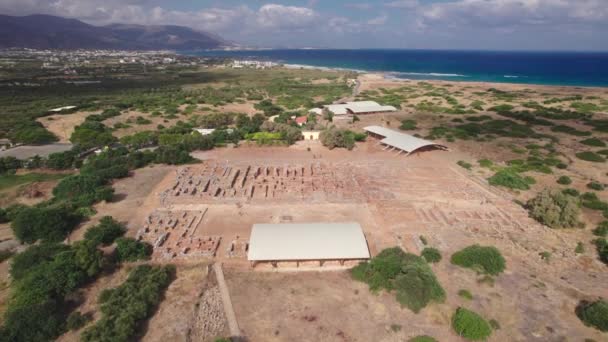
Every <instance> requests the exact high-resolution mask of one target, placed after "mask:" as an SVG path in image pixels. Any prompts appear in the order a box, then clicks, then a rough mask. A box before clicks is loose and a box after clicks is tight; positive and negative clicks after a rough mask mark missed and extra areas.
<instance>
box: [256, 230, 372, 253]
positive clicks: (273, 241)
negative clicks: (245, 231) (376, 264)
mask: <svg viewBox="0 0 608 342" xmlns="http://www.w3.org/2000/svg"><path fill="white" fill-rule="evenodd" d="M247 259H248V260H249V261H289V260H291V261H305V260H352V259H369V249H368V248H367V241H366V240H365V235H363V230H362V229H361V226H360V225H359V224H358V223H279V224H254V225H253V228H252V229H251V237H250V239H249V252H248V255H247Z"/></svg>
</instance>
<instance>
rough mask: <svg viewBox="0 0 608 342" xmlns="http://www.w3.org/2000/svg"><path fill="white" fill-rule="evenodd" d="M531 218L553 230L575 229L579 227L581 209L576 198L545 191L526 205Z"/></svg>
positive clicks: (558, 192) (557, 192)
mask: <svg viewBox="0 0 608 342" xmlns="http://www.w3.org/2000/svg"><path fill="white" fill-rule="evenodd" d="M526 207H527V208H528V212H529V213H530V216H531V217H532V218H534V219H535V220H537V221H538V222H540V223H542V224H544V225H547V226H549V227H551V228H573V227H576V226H578V225H579V215H580V208H579V204H578V200H577V199H576V198H575V197H572V196H568V195H566V194H564V193H562V192H560V191H551V190H549V189H545V190H543V191H541V192H540V193H538V194H537V195H536V197H534V198H532V199H530V200H529V201H528V203H527V204H526Z"/></svg>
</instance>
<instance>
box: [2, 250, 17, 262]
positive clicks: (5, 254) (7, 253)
mask: <svg viewBox="0 0 608 342" xmlns="http://www.w3.org/2000/svg"><path fill="white" fill-rule="evenodd" d="M14 254H15V252H13V251H9V250H2V251H0V263H3V262H4V261H5V260H8V259H10V258H11V257H12V256H13V255H14Z"/></svg>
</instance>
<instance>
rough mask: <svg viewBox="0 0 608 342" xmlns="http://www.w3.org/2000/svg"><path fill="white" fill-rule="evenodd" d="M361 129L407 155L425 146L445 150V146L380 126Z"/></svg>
mask: <svg viewBox="0 0 608 342" xmlns="http://www.w3.org/2000/svg"><path fill="white" fill-rule="evenodd" d="M363 129H364V130H365V131H367V132H370V133H373V134H377V135H381V136H383V137H384V139H382V140H381V141H380V142H381V143H383V144H385V145H389V146H392V147H395V148H398V149H400V150H402V151H405V152H407V153H408V154H409V153H412V152H413V151H415V150H417V149H419V148H422V147H426V146H437V147H440V148H446V147H445V146H443V145H440V144H437V143H434V142H432V141H428V140H424V139H420V138H416V137H415V136H412V135H409V134H405V133H401V132H397V131H393V130H392V129H388V128H385V127H381V126H367V127H365V128H363ZM446 149H447V148H446Z"/></svg>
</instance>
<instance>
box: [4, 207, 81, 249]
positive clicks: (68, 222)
mask: <svg viewBox="0 0 608 342" xmlns="http://www.w3.org/2000/svg"><path fill="white" fill-rule="evenodd" d="M79 222H80V217H79V216H77V215H75V214H74V213H73V212H72V211H71V210H69V209H68V208H65V207H28V208H24V209H22V210H21V211H19V213H18V214H17V216H16V217H15V219H14V220H13V221H12V222H11V228H12V229H13V232H14V233H15V236H16V237H17V239H19V241H21V242H25V243H34V242H36V241H37V240H43V241H46V242H59V241H62V240H63V239H65V238H66V236H67V235H68V234H69V233H70V232H71V231H72V230H73V229H74V228H75V227H76V225H77V224H78V223H79Z"/></svg>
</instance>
